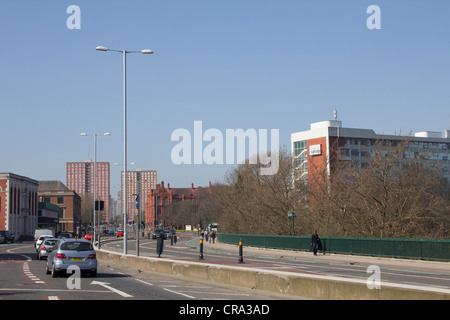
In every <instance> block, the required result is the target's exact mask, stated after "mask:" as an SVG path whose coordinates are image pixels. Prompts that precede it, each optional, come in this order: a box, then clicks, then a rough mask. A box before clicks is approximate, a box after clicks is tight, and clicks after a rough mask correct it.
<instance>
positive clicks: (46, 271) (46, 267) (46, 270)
mask: <svg viewBox="0 0 450 320" xmlns="http://www.w3.org/2000/svg"><path fill="white" fill-rule="evenodd" d="M45 273H46V274H50V273H51V272H50V270H48V265H47V264H46V265H45Z"/></svg>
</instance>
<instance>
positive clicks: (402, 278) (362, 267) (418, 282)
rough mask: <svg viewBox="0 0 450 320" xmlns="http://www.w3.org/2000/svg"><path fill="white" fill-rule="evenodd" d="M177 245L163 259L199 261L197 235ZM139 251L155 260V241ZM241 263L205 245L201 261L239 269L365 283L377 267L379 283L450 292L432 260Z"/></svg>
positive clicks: (304, 256)
mask: <svg viewBox="0 0 450 320" xmlns="http://www.w3.org/2000/svg"><path fill="white" fill-rule="evenodd" d="M179 237H180V240H179V242H178V243H177V244H174V245H170V240H166V241H165V245H164V250H163V254H162V255H161V258H162V259H173V260H186V261H197V262H199V238H198V236H197V235H196V234H193V233H186V234H183V233H181V234H179ZM122 245H123V241H113V242H109V243H106V244H105V245H103V246H102V248H103V249H106V250H112V251H117V252H123V249H122V248H123V246H122ZM139 248H140V249H139V251H140V255H141V256H150V257H157V253H156V241H155V240H151V239H141V240H140V246H139ZM128 250H129V254H136V241H135V240H128ZM243 252H244V255H243V256H244V257H243V260H244V262H245V263H244V264H239V263H238V260H239V259H238V256H239V254H238V247H237V246H232V245H227V244H219V243H216V244H210V243H208V242H205V243H204V250H203V257H204V260H202V261H204V262H206V263H209V264H221V265H233V266H240V267H242V268H258V269H264V270H276V271H285V272H295V273H299V274H316V275H325V276H337V277H343V278H349V279H362V280H366V279H367V278H368V277H369V275H370V274H369V273H368V267H369V266H373V265H376V266H378V267H379V268H380V271H381V280H382V281H383V282H385V283H396V284H402V285H409V286H419V287H427V288H439V289H446V290H450V263H448V262H433V261H414V260H411V261H408V260H396V259H387V258H377V257H360V256H346V255H326V256H325V255H318V256H313V255H312V253H309V252H294V251H287V250H261V249H257V248H250V247H245V246H244V249H243Z"/></svg>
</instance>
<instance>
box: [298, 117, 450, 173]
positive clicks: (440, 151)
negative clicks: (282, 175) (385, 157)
mask: <svg viewBox="0 0 450 320" xmlns="http://www.w3.org/2000/svg"><path fill="white" fill-rule="evenodd" d="M405 139H408V141H409V143H408V148H407V150H406V151H405V154H404V158H405V159H407V158H413V157H417V156H420V157H421V159H423V160H421V161H424V164H425V163H426V164H429V165H439V167H441V168H442V170H443V175H444V176H445V177H446V178H447V179H450V170H449V169H450V162H449V157H450V130H445V131H444V133H443V134H442V133H441V132H436V131H422V132H417V133H415V134H414V135H412V136H397V135H382V134H376V133H375V132H374V130H372V129H356V128H344V127H342V122H341V121H337V120H331V121H321V122H315V123H312V124H311V127H310V130H306V131H301V132H296V133H292V134H291V152H292V157H293V159H294V168H295V169H294V173H293V179H294V180H303V181H308V180H309V179H310V177H311V175H312V174H313V173H318V172H319V171H320V172H326V173H328V174H329V173H330V170H332V167H333V164H334V163H335V161H337V159H340V160H344V161H351V162H352V163H353V164H357V165H359V166H360V167H362V168H364V167H367V165H368V156H370V155H371V154H373V152H374V145H375V142H376V141H377V140H389V141H401V140H405Z"/></svg>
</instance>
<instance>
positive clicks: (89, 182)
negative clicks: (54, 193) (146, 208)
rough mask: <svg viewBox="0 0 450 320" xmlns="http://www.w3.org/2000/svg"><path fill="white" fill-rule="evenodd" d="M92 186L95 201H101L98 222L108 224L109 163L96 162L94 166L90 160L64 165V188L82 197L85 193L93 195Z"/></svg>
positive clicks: (109, 195)
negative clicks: (101, 205) (101, 206)
mask: <svg viewBox="0 0 450 320" xmlns="http://www.w3.org/2000/svg"><path fill="white" fill-rule="evenodd" d="M94 177H95V181H94ZM94 185H95V186H96V188H95V197H96V200H97V201H103V210H101V211H100V222H101V223H105V222H109V220H110V199H111V194H110V192H111V190H110V187H111V185H110V164H109V162H96V163H95V165H94V162H92V161H91V160H86V161H85V162H67V163H66V186H67V188H68V189H69V190H73V191H75V192H76V193H77V194H78V195H80V196H81V197H83V195H84V194H87V193H90V194H92V195H93V194H94ZM92 206H93V204H92Z"/></svg>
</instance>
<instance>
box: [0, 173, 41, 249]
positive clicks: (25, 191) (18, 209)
mask: <svg viewBox="0 0 450 320" xmlns="http://www.w3.org/2000/svg"><path fill="white" fill-rule="evenodd" d="M37 223H38V181H36V180H33V179H31V178H28V177H23V176H20V175H17V174H14V173H0V230H9V231H10V232H11V233H13V234H14V237H15V238H16V240H17V239H19V238H20V237H21V236H23V237H31V238H32V237H33V236H34V231H35V230H36V227H37Z"/></svg>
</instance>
